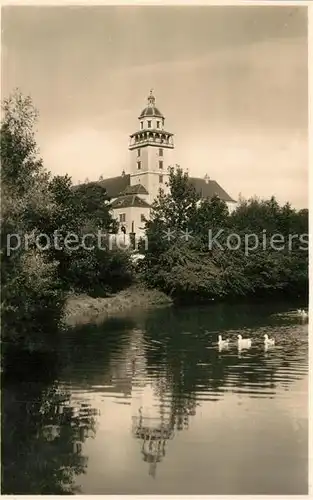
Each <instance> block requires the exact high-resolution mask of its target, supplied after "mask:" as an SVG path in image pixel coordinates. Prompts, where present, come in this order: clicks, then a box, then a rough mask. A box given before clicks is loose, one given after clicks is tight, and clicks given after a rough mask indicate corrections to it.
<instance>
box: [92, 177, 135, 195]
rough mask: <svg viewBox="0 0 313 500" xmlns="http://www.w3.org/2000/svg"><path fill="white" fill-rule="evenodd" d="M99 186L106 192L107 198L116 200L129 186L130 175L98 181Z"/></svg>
mask: <svg viewBox="0 0 313 500" xmlns="http://www.w3.org/2000/svg"><path fill="white" fill-rule="evenodd" d="M99 184H100V185H101V186H102V187H104V188H105V189H106V191H107V195H108V197H109V198H116V197H117V196H119V195H120V194H121V193H122V192H123V191H125V189H126V188H127V187H128V186H129V185H130V175H129V174H125V175H119V176H118V177H110V178H109V179H104V180H103V181H99Z"/></svg>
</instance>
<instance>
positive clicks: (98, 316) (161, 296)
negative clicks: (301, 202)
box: [63, 285, 173, 327]
mask: <svg viewBox="0 0 313 500" xmlns="http://www.w3.org/2000/svg"><path fill="white" fill-rule="evenodd" d="M172 304H173V301H172V300H171V299H170V297H168V296H167V295H166V294H165V293H163V292H160V291H158V290H154V289H149V288H145V287H144V286H139V285H133V286H130V287H129V288H126V289H125V290H122V291H120V292H118V293H116V294H115V295H113V296H111V297H96V298H94V297H91V296H89V295H87V294H69V295H68V296H67V299H66V302H65V306H64V314H63V323H64V325H65V326H66V327H75V326H80V325H84V324H87V323H94V324H99V323H102V322H103V321H105V320H106V319H107V318H109V317H111V316H116V315H118V314H123V313H125V312H127V311H130V310H132V309H137V308H138V309H139V308H140V309H147V308H152V307H159V306H170V305H172Z"/></svg>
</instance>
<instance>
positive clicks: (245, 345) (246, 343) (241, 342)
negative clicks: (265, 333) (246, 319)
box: [238, 335, 252, 349]
mask: <svg viewBox="0 0 313 500" xmlns="http://www.w3.org/2000/svg"><path fill="white" fill-rule="evenodd" d="M251 344H252V342H251V339H243V338H242V336H241V335H238V347H239V349H249V347H251Z"/></svg>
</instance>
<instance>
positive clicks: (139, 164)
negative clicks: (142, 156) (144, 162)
mask: <svg viewBox="0 0 313 500" xmlns="http://www.w3.org/2000/svg"><path fill="white" fill-rule="evenodd" d="M137 168H138V170H140V169H141V161H137Z"/></svg>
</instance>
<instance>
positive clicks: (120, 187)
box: [99, 174, 235, 202]
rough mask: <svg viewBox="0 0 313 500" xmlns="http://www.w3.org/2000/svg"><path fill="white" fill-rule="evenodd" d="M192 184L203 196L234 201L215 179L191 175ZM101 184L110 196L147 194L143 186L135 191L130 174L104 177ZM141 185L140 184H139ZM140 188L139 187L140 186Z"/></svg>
mask: <svg viewBox="0 0 313 500" xmlns="http://www.w3.org/2000/svg"><path fill="white" fill-rule="evenodd" d="M190 182H191V184H192V185H193V186H194V187H195V189H196V191H197V193H198V194H199V195H200V196H201V198H212V197H213V196H214V195H218V196H219V197H220V198H221V200H223V201H229V202H234V201H235V200H233V199H232V198H231V197H230V196H229V195H228V194H227V193H226V191H224V189H223V188H221V186H220V185H219V184H218V183H217V182H216V181H213V180H209V182H208V183H207V182H205V179H201V178H200V177H190ZM99 184H100V185H101V186H102V187H104V188H105V189H106V191H107V195H108V197H109V198H117V197H118V196H121V194H122V195H132V194H147V193H146V192H144V191H143V190H145V188H144V187H143V186H142V187H141V188H140V191H137V192H136V193H135V192H133V191H132V190H133V189H135V188H136V189H137V187H136V186H130V175H129V174H125V175H119V176H118V177H110V178H109V179H104V180H103V181H99ZM137 186H140V184H137ZM129 189H130V190H131V192H130V191H129ZM138 189H139V188H138ZM125 190H127V191H126V192H125Z"/></svg>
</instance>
